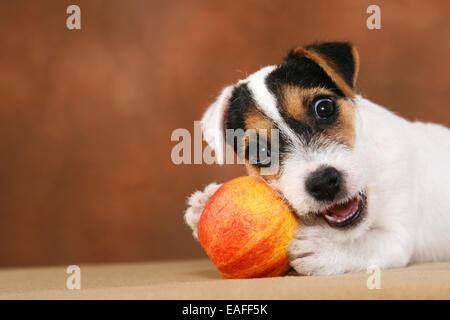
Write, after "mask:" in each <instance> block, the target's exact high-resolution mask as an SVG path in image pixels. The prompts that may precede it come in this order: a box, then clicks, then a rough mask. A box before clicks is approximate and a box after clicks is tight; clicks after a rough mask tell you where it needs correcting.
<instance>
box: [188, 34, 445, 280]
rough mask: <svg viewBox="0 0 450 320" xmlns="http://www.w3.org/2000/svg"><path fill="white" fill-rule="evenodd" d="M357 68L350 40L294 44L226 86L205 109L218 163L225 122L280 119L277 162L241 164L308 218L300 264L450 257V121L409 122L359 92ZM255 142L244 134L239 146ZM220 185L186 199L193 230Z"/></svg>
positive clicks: (320, 266) (309, 267) (337, 268)
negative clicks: (275, 165) (272, 169)
mask: <svg viewBox="0 0 450 320" xmlns="http://www.w3.org/2000/svg"><path fill="white" fill-rule="evenodd" d="M358 71H359V55H358V52H357V50H356V48H355V46H354V45H352V44H350V43H347V42H326V43H315V44H311V45H307V46H303V47H298V48H296V49H294V50H292V51H290V52H289V53H288V55H287V56H286V58H285V59H284V60H283V62H282V63H281V64H280V65H277V66H268V67H264V68H262V69H261V70H259V71H257V72H256V73H254V74H252V75H250V76H248V77H247V78H246V79H244V80H240V81H239V82H238V83H236V84H235V85H231V86H227V87H225V88H224V89H223V91H222V93H221V94H220V96H219V97H218V99H217V100H216V101H215V102H214V103H213V104H212V105H211V106H210V107H209V108H208V109H207V111H206V113H205V114H204V116H203V118H202V128H203V133H204V137H205V140H206V141H207V142H208V144H209V146H210V147H211V148H212V149H213V150H214V152H215V155H216V157H217V159H218V162H219V163H223V158H224V150H225V149H224V148H225V145H226V141H225V135H224V132H225V130H226V129H234V130H236V129H243V130H248V129H266V130H269V131H270V130H273V129H277V130H279V133H280V137H279V170H278V172H277V173H275V174H271V175H267V176H264V175H261V169H262V168H263V167H264V166H265V165H266V164H267V163H265V162H263V161H259V162H258V159H257V161H249V159H248V157H247V158H246V159H245V166H246V168H247V171H248V174H249V175H255V176H260V177H261V178H263V179H264V180H265V181H266V182H267V183H268V184H269V185H270V186H271V187H272V188H273V189H275V190H276V191H278V192H279V194H280V195H281V196H282V197H283V198H284V199H285V200H286V201H287V202H288V203H289V205H290V206H291V207H292V209H293V210H294V212H295V213H296V214H297V215H298V216H299V218H300V220H301V226H300V228H299V230H298V231H297V233H296V235H295V238H294V239H293V240H292V241H291V242H290V244H289V246H288V253H289V262H290V265H291V267H292V268H293V269H294V270H295V271H296V272H297V273H298V274H302V275H331V274H340V273H346V272H358V271H366V270H368V269H369V268H373V267H377V268H379V269H385V268H397V267H404V266H406V265H408V264H410V263H423V262H431V261H443V260H449V259H450V187H449V183H450V130H449V129H448V128H446V127H444V126H441V125H437V124H430V123H422V122H410V121H408V120H406V119H403V118H401V117H399V116H397V115H395V114H394V113H392V112H390V111H388V110H387V109H385V108H383V107H382V106H379V105H377V104H375V103H373V102H371V101H369V100H368V99H366V98H364V97H363V96H361V95H360V94H357V93H356V89H355V85H356V80H357V76H358ZM249 143H250V142H249V141H248V139H241V140H240V141H238V142H237V146H236V145H235V146H234V148H235V152H239V151H242V150H246V148H248V145H249ZM266 145H267V149H269V150H270V141H267V143H266ZM241 153H242V152H241ZM245 154H246V156H247V153H245ZM219 187H220V184H217V183H212V184H210V185H208V186H207V187H206V188H205V189H204V190H203V191H197V192H195V193H193V194H192V195H191V196H190V198H189V199H188V208H187V210H186V211H185V215H184V219H185V222H186V223H187V225H189V226H190V227H191V228H192V230H193V235H194V237H197V224H198V222H199V219H200V215H201V213H202V210H203V207H204V206H205V204H206V202H207V201H208V199H209V198H210V196H211V195H212V194H213V193H214V192H215V191H216V190H217V189H218V188H219Z"/></svg>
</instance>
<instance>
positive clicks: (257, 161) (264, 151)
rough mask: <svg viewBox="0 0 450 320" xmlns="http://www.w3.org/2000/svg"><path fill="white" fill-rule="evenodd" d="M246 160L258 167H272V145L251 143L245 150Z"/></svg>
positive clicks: (258, 142)
mask: <svg viewBox="0 0 450 320" xmlns="http://www.w3.org/2000/svg"><path fill="white" fill-rule="evenodd" d="M245 158H246V159H247V160H248V161H249V162H250V164H253V165H255V166H258V167H270V165H271V163H272V153H271V150H270V145H269V144H268V143H267V142H266V141H260V139H257V140H256V141H250V142H249V144H248V146H247V148H246V149H245Z"/></svg>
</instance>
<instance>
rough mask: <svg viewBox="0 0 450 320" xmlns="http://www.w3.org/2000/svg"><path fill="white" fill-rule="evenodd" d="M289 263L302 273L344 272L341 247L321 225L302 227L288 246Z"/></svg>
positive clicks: (328, 273) (325, 273) (324, 273)
mask: <svg viewBox="0 0 450 320" xmlns="http://www.w3.org/2000/svg"><path fill="white" fill-rule="evenodd" d="M288 253H289V263H290V265H291V267H292V268H293V269H294V270H295V271H296V272H297V273H298V274H301V275H330V274H337V273H342V272H343V270H342V261H341V257H340V252H339V249H338V248H337V247H336V246H335V245H334V244H333V242H332V241H330V240H329V239H328V238H327V237H326V236H325V231H324V230H323V229H322V228H320V227H306V226H303V227H301V228H300V229H299V230H298V231H297V234H296V235H295V238H294V239H293V240H292V241H291V242H290V243H289V247H288Z"/></svg>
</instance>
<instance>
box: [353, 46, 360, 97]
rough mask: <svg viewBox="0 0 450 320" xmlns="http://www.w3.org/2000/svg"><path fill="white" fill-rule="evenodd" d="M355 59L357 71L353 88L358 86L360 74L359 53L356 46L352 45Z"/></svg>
mask: <svg viewBox="0 0 450 320" xmlns="http://www.w3.org/2000/svg"><path fill="white" fill-rule="evenodd" d="M352 55H353V61H355V73H354V75H353V88H355V87H356V80H357V79H358V74H359V53H358V50H356V47H355V46H352Z"/></svg>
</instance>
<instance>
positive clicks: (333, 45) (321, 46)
mask: <svg viewBox="0 0 450 320" xmlns="http://www.w3.org/2000/svg"><path fill="white" fill-rule="evenodd" d="M305 49H312V50H314V51H316V52H318V53H320V54H322V55H323V56H325V57H327V58H328V59H330V60H331V61H333V62H334V64H335V65H336V67H337V68H338V70H337V71H338V72H339V74H340V75H341V76H342V77H343V78H344V81H345V82H346V83H347V84H348V85H349V87H350V88H352V89H353V77H354V76H355V60H354V57H353V53H352V45H351V44H350V43H347V42H326V43H318V44H312V45H309V46H306V47H305Z"/></svg>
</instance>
